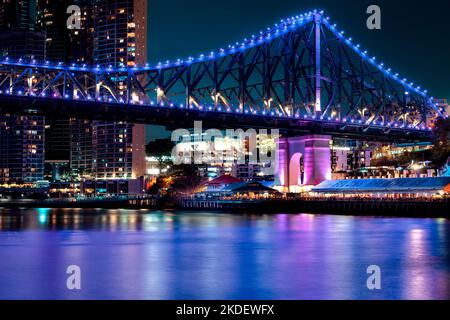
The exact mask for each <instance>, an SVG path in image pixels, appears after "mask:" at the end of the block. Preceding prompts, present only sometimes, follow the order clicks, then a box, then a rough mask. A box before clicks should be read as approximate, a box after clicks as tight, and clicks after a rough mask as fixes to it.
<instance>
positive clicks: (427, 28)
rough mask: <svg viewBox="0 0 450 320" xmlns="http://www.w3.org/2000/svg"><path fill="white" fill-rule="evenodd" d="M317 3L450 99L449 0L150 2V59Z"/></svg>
mask: <svg viewBox="0 0 450 320" xmlns="http://www.w3.org/2000/svg"><path fill="white" fill-rule="evenodd" d="M372 4H377V5H379V6H380V7H381V13H382V30H369V29H367V27H366V20H367V17H368V15H367V14H366V9H367V7H368V6H369V5H372ZM316 8H317V9H322V10H325V12H326V15H328V16H330V18H331V21H332V22H333V23H336V24H337V25H338V27H339V29H341V30H344V31H345V32H346V35H347V36H351V37H352V38H353V39H354V42H355V43H360V44H361V47H362V48H365V49H367V50H368V51H369V55H372V56H376V57H377V60H378V61H383V62H384V63H385V65H386V66H389V67H391V68H392V69H393V71H395V72H398V73H399V74H400V75H401V76H403V77H406V78H408V80H411V81H414V83H415V84H417V85H420V86H422V87H423V88H427V89H428V90H429V92H430V94H431V95H432V96H434V97H436V98H447V99H450V18H449V16H450V2H448V1H443V0H427V1H406V0H389V1H388V0H377V1H366V0H345V1H338V0H315V1H312V0H297V1H293V0H224V1H212V0H189V1H186V0H150V1H149V11H150V12H149V30H150V38H149V60H150V61H152V62H158V61H160V60H167V59H176V58H185V57H188V56H192V55H198V54H200V53H202V52H209V51H211V50H215V49H217V48H220V47H222V46H225V45H228V44H229V43H231V42H235V41H239V40H242V39H243V38H245V37H247V36H250V35H251V34H253V33H256V32H259V31H260V30H262V29H264V28H266V27H268V26H271V25H273V24H274V23H276V22H279V20H280V19H282V18H286V17H291V16H293V15H297V14H300V13H303V12H307V11H311V10H312V9H316ZM152 136H153V134H152Z"/></svg>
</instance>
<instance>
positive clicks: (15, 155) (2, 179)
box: [0, 114, 45, 184]
mask: <svg viewBox="0 0 450 320" xmlns="http://www.w3.org/2000/svg"><path fill="white" fill-rule="evenodd" d="M44 139H45V137H44V119H43V118H42V117H34V116H15V115H10V114H5V115H0V183H2V184H26V183H34V182H37V181H39V180H43V178H44Z"/></svg>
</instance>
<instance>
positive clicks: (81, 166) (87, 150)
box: [70, 119, 93, 179]
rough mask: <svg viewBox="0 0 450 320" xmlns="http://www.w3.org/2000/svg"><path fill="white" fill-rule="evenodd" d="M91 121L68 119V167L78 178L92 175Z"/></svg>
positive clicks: (88, 177) (87, 177) (86, 177)
mask: <svg viewBox="0 0 450 320" xmlns="http://www.w3.org/2000/svg"><path fill="white" fill-rule="evenodd" d="M92 129H93V128H92V123H91V121H89V120H79V119H70V168H71V170H73V171H75V173H77V174H78V176H79V177H80V178H83V179H90V178H92V177H93V157H92Z"/></svg>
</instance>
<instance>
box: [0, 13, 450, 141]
mask: <svg viewBox="0 0 450 320" xmlns="http://www.w3.org/2000/svg"><path fill="white" fill-rule="evenodd" d="M0 108H1V109H2V110H3V112H18V113H25V114H27V113H31V114H34V113H37V114H42V115H46V116H56V115H58V116H61V115H62V116H70V117H76V118H86V119H101V120H115V121H132V122H140V123H148V124H163V125H169V126H173V127H180V126H186V125H189V124H192V123H193V122H192V121H194V120H205V121H204V124H203V125H204V126H210V127H217V128H225V127H226V128H232V127H253V128H261V127H264V128H279V129H281V130H282V131H285V132H286V133H323V134H332V135H339V136H349V137H350V136H355V137H356V136H359V137H361V136H364V137H368V138H369V137H374V138H375V139H379V140H380V139H381V140H382V139H387V140H389V139H390V140H392V139H395V138H398V139H406V140H426V139H429V137H430V132H431V128H429V127H428V126H427V123H430V119H434V118H437V117H443V116H445V115H444V114H443V111H442V110H439V109H438V107H436V105H435V104H433V101H432V99H431V98H430V97H429V96H428V95H427V91H426V90H423V89H421V88H420V87H418V86H416V85H414V83H411V82H409V81H407V80H406V79H403V78H402V77H400V76H399V75H398V74H397V73H395V72H394V71H392V70H391V69H390V68H388V67H386V66H384V64H383V63H382V62H380V61H378V60H377V59H376V58H375V57H371V56H369V55H368V53H367V51H364V50H363V49H361V48H360V46H359V45H358V44H356V43H355V42H354V41H353V40H352V39H351V38H347V37H346V36H345V35H344V32H342V31H339V30H338V29H337V27H336V25H333V24H332V23H331V22H330V20H329V18H328V17H326V16H325V15H324V13H323V12H319V11H314V12H310V13H306V14H302V15H299V16H295V17H292V18H288V19H285V20H281V21H280V22H279V23H277V24H275V25H274V26H272V27H269V28H267V29H266V30H264V31H260V32H259V33H256V34H254V35H251V36H249V37H248V38H246V39H244V40H243V41H241V42H236V43H234V44H230V45H228V46H226V47H223V48H220V49H219V50H216V51H212V52H210V53H207V54H201V55H199V56H196V57H189V58H187V59H183V60H182V59H178V60H176V61H172V62H169V61H167V62H165V63H158V64H157V65H153V66H151V65H146V66H136V67H132V68H130V67H128V68H127V67H123V66H120V65H118V66H112V65H111V66H86V65H76V64H72V65H63V64H62V63H54V62H49V61H45V62H40V61H29V60H23V59H19V60H14V61H13V60H12V59H8V58H6V59H5V60H3V61H0ZM427 121H428V122H427Z"/></svg>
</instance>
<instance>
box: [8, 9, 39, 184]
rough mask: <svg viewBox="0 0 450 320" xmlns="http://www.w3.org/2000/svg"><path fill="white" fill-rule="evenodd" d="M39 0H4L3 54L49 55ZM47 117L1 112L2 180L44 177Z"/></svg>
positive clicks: (27, 180) (14, 56)
mask: <svg viewBox="0 0 450 320" xmlns="http://www.w3.org/2000/svg"><path fill="white" fill-rule="evenodd" d="M36 5H37V4H36V0H21V1H19V0H2V1H0V57H2V56H3V57H10V58H12V59H19V58H29V59H36V60H44V59H45V32H40V31H38V29H37V27H36V21H37V6H36ZM44 130H45V121H44V118H43V117H39V116H18V115H13V114H1V115H0V183H4V184H29V183H34V182H37V181H39V180H42V179H43V177H44V143H45V132H44Z"/></svg>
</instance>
